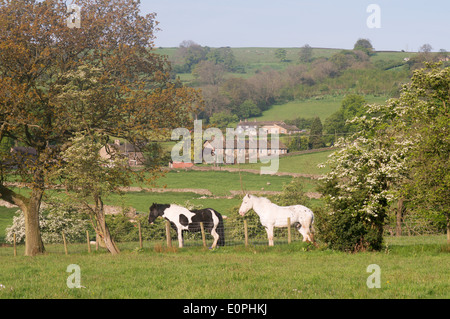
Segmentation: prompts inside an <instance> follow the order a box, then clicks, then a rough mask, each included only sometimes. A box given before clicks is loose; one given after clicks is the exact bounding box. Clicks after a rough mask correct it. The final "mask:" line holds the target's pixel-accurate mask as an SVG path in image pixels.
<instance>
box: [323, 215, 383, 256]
mask: <svg viewBox="0 0 450 319" xmlns="http://www.w3.org/2000/svg"><path fill="white" fill-rule="evenodd" d="M315 216H316V221H317V223H316V229H317V231H318V232H317V236H316V238H317V239H318V240H319V241H322V242H324V243H326V244H327V245H328V247H329V248H331V249H336V250H341V251H348V252H358V251H366V250H380V249H381V248H382V243H383V231H382V227H377V226H374V225H375V224H374V221H372V220H370V217H369V216H363V215H359V214H356V215H354V214H351V213H350V212H347V211H337V212H335V213H328V212H327V211H326V210H325V209H318V210H316V212H315Z"/></svg>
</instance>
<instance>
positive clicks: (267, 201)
mask: <svg viewBox="0 0 450 319" xmlns="http://www.w3.org/2000/svg"><path fill="white" fill-rule="evenodd" d="M252 196H253V197H256V198H257V199H258V200H261V201H263V202H265V203H266V204H272V202H271V201H270V199H268V198H265V197H259V196H255V195H252Z"/></svg>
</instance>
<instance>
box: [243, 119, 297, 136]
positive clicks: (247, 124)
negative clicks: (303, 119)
mask: <svg viewBox="0 0 450 319" xmlns="http://www.w3.org/2000/svg"><path fill="white" fill-rule="evenodd" d="M236 129H237V131H238V133H242V132H245V133H249V134H252V133H253V134H257V132H258V129H263V130H264V132H265V133H267V134H289V135H290V134H295V133H300V132H301V130H300V129H299V128H298V127H296V126H294V125H288V124H286V123H284V122H283V121H261V122H257V121H256V120H255V121H240V122H239V123H238V125H237V126H236Z"/></svg>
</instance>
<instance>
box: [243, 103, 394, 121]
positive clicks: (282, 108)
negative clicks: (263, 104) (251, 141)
mask: <svg viewBox="0 0 450 319" xmlns="http://www.w3.org/2000/svg"><path fill="white" fill-rule="evenodd" d="M344 97H345V96H325V97H323V98H317V99H307V100H302V101H291V102H287V103H285V104H279V105H273V106H272V107H271V108H270V109H268V110H267V111H263V113H262V115H261V116H259V117H256V118H252V119H256V120H257V121H284V120H287V119H294V118H296V117H304V118H311V117H315V116H318V117H319V118H320V120H321V121H322V123H323V121H325V119H326V118H327V117H329V116H330V115H332V114H333V113H335V112H336V111H337V110H339V108H340V106H341V102H342V100H343V99H344ZM364 98H365V99H366V101H367V103H384V102H385V101H386V99H387V97H385V96H365V97H364Z"/></svg>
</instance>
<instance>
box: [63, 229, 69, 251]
mask: <svg viewBox="0 0 450 319" xmlns="http://www.w3.org/2000/svg"><path fill="white" fill-rule="evenodd" d="M62 238H63V242H64V251H65V253H66V255H68V254H69V253H68V251H67V242H66V236H65V235H64V232H62Z"/></svg>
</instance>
